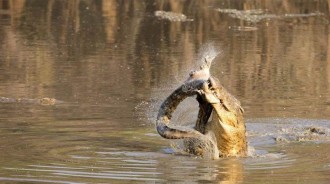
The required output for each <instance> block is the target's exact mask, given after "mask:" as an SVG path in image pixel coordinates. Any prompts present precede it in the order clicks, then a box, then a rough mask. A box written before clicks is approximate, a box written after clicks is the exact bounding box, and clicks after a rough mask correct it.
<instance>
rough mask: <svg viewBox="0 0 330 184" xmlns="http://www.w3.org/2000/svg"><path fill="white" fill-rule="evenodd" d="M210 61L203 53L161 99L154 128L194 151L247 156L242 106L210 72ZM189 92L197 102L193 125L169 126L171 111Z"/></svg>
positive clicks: (200, 153) (201, 153)
mask: <svg viewBox="0 0 330 184" xmlns="http://www.w3.org/2000/svg"><path fill="white" fill-rule="evenodd" d="M211 63H212V60H211V59H210V58H208V57H205V59H204V62H203V64H202V65H201V66H200V69H199V70H196V71H193V72H191V73H190V74H189V77H188V79H187V80H186V81H185V82H184V83H183V84H182V85H181V86H179V87H178V88H177V89H175V90H174V91H173V92H172V93H171V94H170V95H169V96H168V97H167V98H166V99H165V100H164V102H163V103H162V104H161V106H160V108H159V111H158V115H157V120H156V129H157V131H158V133H159V134H160V135H161V136H162V137H163V138H166V139H183V140H184V143H185V144H184V145H185V150H186V151H187V152H188V153H191V154H194V155H199V156H205V155H206V154H208V152H211V154H212V155H213V156H212V158H214V159H216V158H219V157H244V156H247V142H246V127H245V123H244V118H243V113H244V110H243V108H242V106H241V104H240V102H239V101H238V100H237V99H236V98H235V97H234V96H233V95H231V94H230V93H229V92H228V91H227V90H226V89H225V88H224V87H223V86H222V85H221V84H220V82H219V80H218V79H217V78H215V77H214V76H211V74H210V67H211ZM191 96H197V98H196V99H197V101H198V103H199V112H198V116H197V121H196V124H195V127H194V128H193V129H190V130H180V129H178V128H173V126H170V121H171V117H172V113H173V112H174V111H175V110H176V108H177V106H178V105H179V104H180V103H181V102H182V101H183V100H184V99H186V98H187V97H191ZM210 136H211V137H213V139H210V138H209V137H210ZM206 148H210V149H208V150H206Z"/></svg>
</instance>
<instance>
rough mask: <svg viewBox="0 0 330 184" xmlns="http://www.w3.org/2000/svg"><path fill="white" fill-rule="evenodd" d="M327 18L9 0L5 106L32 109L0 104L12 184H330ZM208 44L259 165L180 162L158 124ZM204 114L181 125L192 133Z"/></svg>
mask: <svg viewBox="0 0 330 184" xmlns="http://www.w3.org/2000/svg"><path fill="white" fill-rule="evenodd" d="M158 10H162V11H167V12H168V11H170V12H175V13H180V14H184V15H186V16H187V18H188V19H189V20H190V19H191V20H193V21H185V22H182V21H176V22H171V21H169V20H163V19H158V18H157V17H156V16H155V14H154V12H155V11H158ZM224 10H226V12H224ZM228 11H229V12H228ZM329 11H330V2H329V1H322V0H316V1H310V0H292V1H261V0H253V1H235V2H233V1H227V0H222V1H215V0H205V1H170V0H168V1H158V0H157V1H138V0H128V1H119V0H118V1H116V0H98V1H91V0H75V1H60V0H28V1H25V0H0V98H1V99H26V100H27V101H28V102H29V103H17V101H13V102H11V103H2V102H0V138H1V139H0V181H3V182H30V183H36V182H40V183H109V182H110V183H113V182H118V183H121V182H123V181H127V180H134V181H136V182H164V181H167V182H183V181H186V182H188V183H201V182H208V181H209V182H218V183H222V182H227V183H242V182H244V183H258V182H259V183H267V182H272V183H308V182H314V183H315V182H316V183H326V182H327V181H329V179H330V178H329V176H328V175H329V174H328V173H329V171H330V161H329V160H330V158H329V156H328V155H329V154H328V153H329V151H330V150H329V134H330V132H329V129H330V127H329V126H330V122H329V119H330V116H329V115H330V95H329V94H330V59H329V58H330V57H329V53H330V49H329V48H330V47H329V44H330V37H329V35H330V32H329V30H330V29H329V28H330V27H329V21H330V20H329ZM254 20H257V21H254ZM210 43H211V45H213V46H214V47H215V48H217V49H218V50H219V51H221V56H218V57H217V58H216V59H215V60H216V62H215V65H214V66H213V68H212V70H213V71H212V73H214V74H215V75H216V77H218V78H220V79H221V82H222V83H223V85H224V86H226V87H227V88H228V90H229V91H231V92H232V93H233V94H234V95H235V96H237V97H238V99H240V100H241V102H242V104H243V107H244V108H245V110H246V115H245V117H246V118H247V127H248V138H249V144H250V145H251V146H252V147H253V148H254V149H255V152H254V153H255V155H254V156H253V157H249V158H242V159H236V158H233V159H220V160H217V161H212V160H205V159H200V158H195V157H191V156H187V155H181V154H178V153H173V151H171V150H170V148H169V142H168V141H167V140H163V139H161V138H160V137H159V136H158V135H157V134H156V132H155V130H154V127H153V124H152V123H151V122H153V121H154V118H155V117H154V115H155V113H156V112H157V110H158V105H159V102H160V101H162V100H163V99H164V98H165V96H167V95H168V94H169V93H170V92H171V91H172V90H173V89H174V88H175V87H176V86H178V84H179V83H181V82H182V81H183V80H184V78H186V76H187V74H188V72H189V70H191V69H193V68H194V67H195V66H196V65H197V62H198V58H199V55H200V54H201V52H205V49H204V50H203V48H205V45H208V44H210ZM206 48H207V47H206ZM43 98H53V99H56V100H59V101H60V102H61V103H58V104H57V103H55V104H54V105H48V106H45V105H41V104H39V103H34V102H35V99H43ZM30 102H31V103H30ZM196 105H197V104H196V102H195V101H194V100H193V99H190V100H187V101H185V102H184V104H183V106H180V108H179V109H178V112H177V113H176V114H175V117H174V119H175V120H178V121H179V122H180V123H181V122H182V124H183V125H186V124H189V123H191V122H193V121H194V119H195V117H196V108H197V106H196ZM252 147H251V148H252ZM316 155H317V156H316Z"/></svg>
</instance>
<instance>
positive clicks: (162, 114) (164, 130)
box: [156, 80, 205, 139]
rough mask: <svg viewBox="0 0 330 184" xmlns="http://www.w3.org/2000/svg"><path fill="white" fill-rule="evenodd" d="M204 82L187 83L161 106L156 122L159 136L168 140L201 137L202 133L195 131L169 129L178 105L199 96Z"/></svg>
mask: <svg viewBox="0 0 330 184" xmlns="http://www.w3.org/2000/svg"><path fill="white" fill-rule="evenodd" d="M204 82H205V81H204V80H193V81H190V82H186V83H184V84H183V85H181V86H180V87H179V88H177V89H176V90H175V91H174V92H173V93H172V94H171V95H170V96H168V97H167V98H166V99H165V101H164V102H163V103H162V105H161V106H160V109H159V111H158V116H157V121H156V128H157V131H158V133H159V135H161V136H162V137H164V138H166V139H183V138H190V137H197V136H198V135H201V133H200V132H198V131H196V130H193V129H192V130H189V131H185V130H178V129H175V128H171V127H169V124H170V120H171V117H172V113H173V112H174V111H175V109H176V108H177V107H178V105H179V104H180V103H181V102H182V101H183V100H184V99H186V98H187V97H189V96H193V95H196V94H198V93H197V90H198V89H201V87H202V85H203V83H204Z"/></svg>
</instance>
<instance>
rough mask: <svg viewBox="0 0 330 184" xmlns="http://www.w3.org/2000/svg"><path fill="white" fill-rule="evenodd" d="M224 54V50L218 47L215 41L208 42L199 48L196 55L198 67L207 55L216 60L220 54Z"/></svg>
mask: <svg viewBox="0 0 330 184" xmlns="http://www.w3.org/2000/svg"><path fill="white" fill-rule="evenodd" d="M222 54H223V52H222V50H221V49H219V48H217V47H216V46H215V45H214V43H213V42H208V43H206V44H204V45H203V46H202V47H201V48H200V49H199V52H198V55H197V57H196V65H197V67H198V66H201V65H202V63H203V62H204V58H206V57H208V58H210V60H212V61H213V62H214V60H215V58H216V57H217V56H219V55H220V56H221V55H222Z"/></svg>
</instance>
